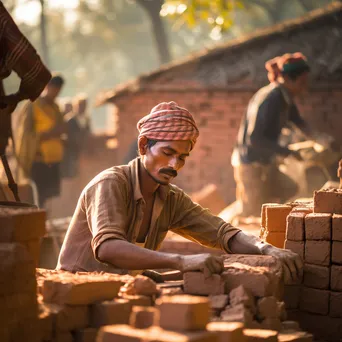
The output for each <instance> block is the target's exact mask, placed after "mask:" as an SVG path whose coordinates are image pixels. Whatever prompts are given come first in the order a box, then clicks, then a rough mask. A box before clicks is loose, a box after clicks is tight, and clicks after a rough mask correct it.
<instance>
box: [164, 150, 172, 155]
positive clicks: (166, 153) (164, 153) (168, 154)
mask: <svg viewBox="0 0 342 342" xmlns="http://www.w3.org/2000/svg"><path fill="white" fill-rule="evenodd" d="M163 153H164V154H165V155H166V156H171V155H172V154H171V153H167V152H165V151H163Z"/></svg>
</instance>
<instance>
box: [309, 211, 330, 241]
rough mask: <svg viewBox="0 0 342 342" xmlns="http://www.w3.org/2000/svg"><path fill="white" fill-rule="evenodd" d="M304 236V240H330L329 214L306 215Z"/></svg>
mask: <svg viewBox="0 0 342 342" xmlns="http://www.w3.org/2000/svg"><path fill="white" fill-rule="evenodd" d="M305 238H306V240H327V241H329V240H331V214H322V213H312V214H308V215H306V216H305Z"/></svg>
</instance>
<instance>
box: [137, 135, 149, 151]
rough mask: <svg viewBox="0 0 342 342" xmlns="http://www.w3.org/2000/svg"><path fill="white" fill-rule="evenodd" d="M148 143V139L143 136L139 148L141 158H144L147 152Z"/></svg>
mask: <svg viewBox="0 0 342 342" xmlns="http://www.w3.org/2000/svg"><path fill="white" fill-rule="evenodd" d="M147 141H148V139H147V138H146V137H145V136H142V137H140V138H139V140H138V148H139V154H140V155H141V156H144V155H145V154H146V151H147Z"/></svg>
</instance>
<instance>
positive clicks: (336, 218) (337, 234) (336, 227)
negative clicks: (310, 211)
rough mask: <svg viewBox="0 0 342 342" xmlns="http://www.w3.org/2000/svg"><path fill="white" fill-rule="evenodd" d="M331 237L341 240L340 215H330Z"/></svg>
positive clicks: (341, 217) (341, 216)
mask: <svg viewBox="0 0 342 342" xmlns="http://www.w3.org/2000/svg"><path fill="white" fill-rule="evenodd" d="M332 239H333V240H334V241H342V215H336V214H334V215H333V217H332Z"/></svg>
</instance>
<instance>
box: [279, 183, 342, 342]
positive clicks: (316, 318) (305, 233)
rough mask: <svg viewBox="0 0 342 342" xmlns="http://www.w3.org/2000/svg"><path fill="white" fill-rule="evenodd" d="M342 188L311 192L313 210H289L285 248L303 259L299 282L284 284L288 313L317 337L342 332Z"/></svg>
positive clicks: (334, 336)
mask: <svg viewBox="0 0 342 342" xmlns="http://www.w3.org/2000/svg"><path fill="white" fill-rule="evenodd" d="M341 214H342V190H337V189H332V190H320V191H316V192H315V194H314V212H313V213H307V212H298V211H297V212H296V211H292V212H291V213H290V215H289V216H288V218H287V231H286V242H285V248H287V249H290V250H292V251H294V252H296V253H297V254H299V255H300V257H301V258H302V259H303V261H304V272H303V273H304V274H303V277H302V279H301V280H300V282H299V283H298V284H291V285H288V286H286V288H285V298H284V300H285V303H286V307H287V308H288V309H291V310H290V311H289V314H290V316H291V317H293V318H295V319H296V320H299V322H300V324H301V326H302V327H303V328H305V329H307V330H309V331H310V332H312V333H314V334H315V336H317V337H318V338H323V339H325V340H330V341H335V340H338V339H339V338H341V336H342V252H341V251H342V215H341Z"/></svg>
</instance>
